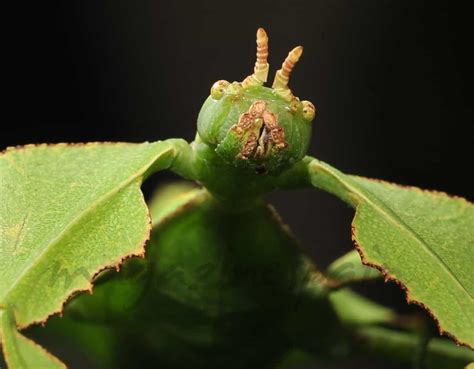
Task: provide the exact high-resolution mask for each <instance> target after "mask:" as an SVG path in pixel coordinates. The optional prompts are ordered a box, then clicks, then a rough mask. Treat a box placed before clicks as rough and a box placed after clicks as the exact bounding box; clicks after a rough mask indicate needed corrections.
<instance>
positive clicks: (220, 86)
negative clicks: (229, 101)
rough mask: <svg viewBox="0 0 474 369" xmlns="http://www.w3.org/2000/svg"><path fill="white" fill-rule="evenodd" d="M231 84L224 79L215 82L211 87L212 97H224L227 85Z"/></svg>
mask: <svg viewBox="0 0 474 369" xmlns="http://www.w3.org/2000/svg"><path fill="white" fill-rule="evenodd" d="M229 84H230V83H229V82H227V81H225V80H223V79H221V80H220V81H217V82H216V83H214V84H213V85H212V87H211V97H212V98H213V99H214V100H220V99H222V96H224V92H225V89H226V88H227V86H229Z"/></svg>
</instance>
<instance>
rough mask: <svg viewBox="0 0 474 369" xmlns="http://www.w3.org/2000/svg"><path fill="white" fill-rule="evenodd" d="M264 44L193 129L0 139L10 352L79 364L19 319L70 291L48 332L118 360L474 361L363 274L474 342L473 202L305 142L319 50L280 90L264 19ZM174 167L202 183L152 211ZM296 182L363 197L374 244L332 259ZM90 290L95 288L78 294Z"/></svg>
mask: <svg viewBox="0 0 474 369" xmlns="http://www.w3.org/2000/svg"><path fill="white" fill-rule="evenodd" d="M257 44H258V49H257V62H256V64H255V69H254V74H252V75H250V76H249V77H247V78H246V79H245V80H244V81H243V82H242V83H239V82H234V83H231V84H230V83H228V82H225V81H219V82H217V83H216V84H215V85H214V86H213V88H212V90H211V96H210V97H209V98H208V99H207V100H206V101H205V103H204V105H203V107H202V109H201V111H200V114H199V117H198V134H197V135H196V139H195V141H194V142H192V143H191V144H188V143H187V142H185V141H184V140H181V139H171V140H167V141H159V142H155V143H143V144H127V143H90V144H84V145H67V144H57V145H50V146H48V145H38V146H33V145H30V146H25V147H20V148H12V149H8V150H7V151H6V152H4V153H2V154H1V155H0V343H1V345H2V349H3V353H4V356H5V360H6V362H7V365H8V367H9V368H10V369H38V368H40V367H41V368H45V369H59V368H65V365H64V364H62V363H61V362H60V361H59V360H57V359H56V358H54V357H53V356H51V355H50V354H48V353H47V352H46V351H45V350H44V349H42V348H41V347H40V346H38V345H36V344H35V343H33V342H32V341H31V340H30V339H28V338H27V337H26V336H25V335H23V334H21V333H19V331H18V330H21V329H25V328H27V327H29V326H31V325H33V324H34V323H45V322H46V321H47V320H48V318H49V317H50V316H51V315H53V314H57V313H62V312H63V308H64V307H65V308H64V318H62V319H61V318H59V317H54V318H53V319H52V321H51V322H50V324H48V326H47V328H46V332H49V333H50V334H60V335H62V336H63V337H67V338H68V339H70V340H72V342H74V344H75V345H77V346H79V347H81V348H82V349H83V350H85V351H87V352H89V353H90V355H91V356H92V357H95V358H96V359H97V361H99V362H101V363H102V364H103V366H104V367H111V368H124V369H125V368H126V369H129V368H132V367H138V368H140V369H146V368H147V366H148V367H150V368H155V367H160V368H165V369H182V368H189V367H193V368H203V369H204V368H206V369H209V368H221V367H227V368H235V369H246V368H249V367H258V368H286V369H288V368H291V367H292V366H293V365H297V364H298V363H299V364H302V363H305V362H308V360H311V359H313V358H323V357H326V358H327V357H346V356H348V355H353V354H356V353H357V352H360V351H365V352H367V353H370V354H374V355H383V356H384V357H385V358H387V359H391V360H392V359H393V360H399V361H401V362H405V363H410V362H415V361H416V363H417V365H421V364H423V365H424V366H425V367H426V368H443V369H446V368H453V369H458V368H461V367H462V366H465V365H467V364H468V363H469V362H472V361H473V360H474V353H473V352H472V351H470V350H469V349H468V348H465V347H464V348H459V347H456V346H455V345H454V343H452V342H450V341H448V340H444V339H438V338H436V339H432V340H429V338H430V337H429V335H428V334H426V333H425V331H427V329H426V327H425V325H426V324H425V323H424V322H423V321H422V322H421V323H420V322H418V323H417V324H416V325H415V326H412V325H410V324H406V322H407V321H409V320H410V319H408V320H407V319H404V318H406V317H403V316H400V315H399V314H397V313H396V312H394V311H392V310H391V309H389V308H387V307H384V306H380V305H379V304H376V303H375V302H373V301H371V300H369V299H368V298H366V297H362V296H360V295H358V294H357V293H355V292H354V291H352V290H350V289H349V288H348V287H347V285H349V284H351V283H353V282H363V281H365V280H368V279H375V278H379V277H381V276H382V274H383V275H384V277H385V280H395V281H397V282H398V283H399V284H400V285H401V286H402V287H403V288H404V289H406V291H407V300H408V302H413V303H417V304H419V305H421V306H423V307H424V308H426V309H427V310H428V312H429V313H430V314H431V315H432V316H433V318H435V319H436V321H437V323H438V326H439V330H440V332H441V333H446V334H447V335H449V336H450V337H451V338H453V339H454V340H455V341H456V342H457V343H460V344H463V345H465V346H468V347H471V348H472V347H473V346H474V273H473V270H474V269H473V267H472V262H473V260H474V248H473V245H474V206H473V204H471V203H469V202H467V201H466V200H464V199H461V198H453V197H449V196H448V195H446V194H443V193H435V192H428V191H422V190H420V189H417V188H413V187H401V186H397V185H394V184H390V183H386V182H381V181H376V180H371V179H366V178H361V177H355V176H350V175H345V174H343V173H341V172H339V171H338V170H336V169H334V168H332V167H331V166H329V165H327V164H325V163H323V162H320V161H318V160H317V159H313V158H311V157H304V155H305V154H306V150H307V148H308V144H309V141H310V136H311V130H312V128H311V120H313V118H314V116H315V108H314V106H313V105H312V104H311V103H310V102H308V101H300V100H299V99H298V98H296V97H295V96H294V95H293V93H292V92H291V90H290V89H289V87H288V82H289V76H290V73H291V70H292V69H293V67H294V65H295V63H296V62H297V61H298V59H299V57H300V56H301V53H302V50H303V49H302V47H297V48H295V49H293V50H292V51H291V52H290V53H289V55H288V57H287V58H286V59H285V61H284V63H283V66H282V68H281V69H280V70H279V71H278V72H277V74H276V78H275V82H274V84H273V87H272V88H271V89H270V88H267V87H264V86H263V83H264V82H265V81H266V79H267V75H268V68H269V65H268V63H267V59H266V58H267V55H268V53H267V50H268V37H267V36H266V33H265V31H264V30H263V29H259V31H258V32H257ZM163 169H169V170H171V171H173V172H174V173H176V174H178V175H179V176H181V177H183V178H185V179H188V180H190V181H191V182H195V183H197V184H199V185H200V186H202V187H203V188H195V186H194V185H188V184H180V185H179V186H168V187H166V188H165V189H162V190H161V191H160V192H159V193H158V194H157V195H156V196H155V198H154V200H153V201H152V202H151V205H150V210H151V213H152V219H151V218H150V214H149V211H148V208H147V206H146V204H145V202H144V199H143V195H142V193H141V190H140V186H141V184H142V181H143V179H144V178H146V177H147V176H148V175H151V174H152V173H155V172H156V171H159V170H163ZM295 187H317V188H320V189H322V190H324V191H327V192H330V193H332V194H334V195H336V196H338V197H339V198H340V199H342V200H343V201H345V202H347V203H348V204H350V205H351V206H353V207H354V208H355V209H356V215H355V218H354V221H353V224H352V234H353V240H354V242H355V246H356V248H357V252H356V251H352V252H350V253H348V254H346V255H344V256H342V257H341V258H340V259H338V260H336V261H334V262H333V263H332V264H331V265H330V266H329V268H328V270H327V275H323V274H322V273H321V272H319V271H318V270H317V268H316V267H315V266H314V265H313V264H312V262H311V261H310V259H309V258H308V256H307V255H306V254H305V252H304V251H303V249H302V248H301V247H300V245H299V244H298V243H297V242H296V241H295V239H294V238H293V236H292V235H291V233H290V231H289V229H288V227H287V226H285V225H284V224H283V223H282V222H281V220H280V218H279V217H278V215H277V214H276V212H275V211H274V210H273V209H272V208H271V207H269V206H268V205H266V204H265V202H264V200H263V198H264V196H265V194H267V193H268V192H270V191H273V190H276V189H283V190H284V189H290V188H295ZM152 225H153V232H152V237H151V240H150V242H149V245H148V249H147V255H146V258H136V257H135V258H133V256H140V257H143V256H144V253H145V248H144V247H145V243H146V241H147V240H148V238H149V236H150V232H151V228H152ZM126 258H130V260H127V261H126V262H124V263H123V265H122V262H123V260H124V259H126ZM361 259H362V260H361ZM374 268H375V269H374ZM114 269H116V270H114ZM119 269H120V272H119ZM93 285H94V289H93ZM341 287H344V288H341ZM81 291H83V292H84V291H89V292H93V293H92V294H89V293H82V294H79V295H78V296H76V297H74V298H72V296H73V295H75V294H78V293H79V292H81ZM66 302H67V304H66ZM403 322H405V323H403ZM43 332H44V330H43ZM414 358H415V359H416V360H414ZM470 367H472V364H471V366H470Z"/></svg>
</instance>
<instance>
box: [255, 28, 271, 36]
mask: <svg viewBox="0 0 474 369" xmlns="http://www.w3.org/2000/svg"><path fill="white" fill-rule="evenodd" d="M257 38H268V36H267V32H265V30H264V29H263V28H262V27H260V28H259V29H258V30H257Z"/></svg>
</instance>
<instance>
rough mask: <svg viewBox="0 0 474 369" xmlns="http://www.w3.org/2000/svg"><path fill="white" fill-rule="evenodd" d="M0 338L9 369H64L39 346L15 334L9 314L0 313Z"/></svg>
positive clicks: (63, 366)
mask: <svg viewBox="0 0 474 369" xmlns="http://www.w3.org/2000/svg"><path fill="white" fill-rule="evenodd" d="M0 320H1V324H0V337H3V339H2V342H3V352H4V355H5V358H6V361H7V362H8V365H9V367H10V368H19V369H20V368H21V369H25V368H41V369H65V368H66V366H65V365H64V364H63V363H62V362H60V361H59V360H58V359H57V358H55V357H54V356H52V355H51V354H50V353H48V352H47V351H46V350H45V349H43V348H42V347H41V346H39V345H37V344H36V343H34V342H33V341H31V340H29V339H28V338H26V337H25V336H23V335H21V334H20V333H18V332H17V330H16V327H15V322H14V320H13V319H12V316H11V313H10V312H7V311H0Z"/></svg>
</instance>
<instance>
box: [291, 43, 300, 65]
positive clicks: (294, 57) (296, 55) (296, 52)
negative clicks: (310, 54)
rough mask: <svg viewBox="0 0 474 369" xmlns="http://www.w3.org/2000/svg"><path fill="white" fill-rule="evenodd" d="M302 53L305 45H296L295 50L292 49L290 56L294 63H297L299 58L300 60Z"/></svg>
mask: <svg viewBox="0 0 474 369" xmlns="http://www.w3.org/2000/svg"><path fill="white" fill-rule="evenodd" d="M302 54H303V46H296V47H295V48H294V49H293V50H291V51H290V53H289V54H288V56H289V58H290V59H291V61H292V62H293V63H296V62H297V61H298V60H300V57H301V55H302Z"/></svg>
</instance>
